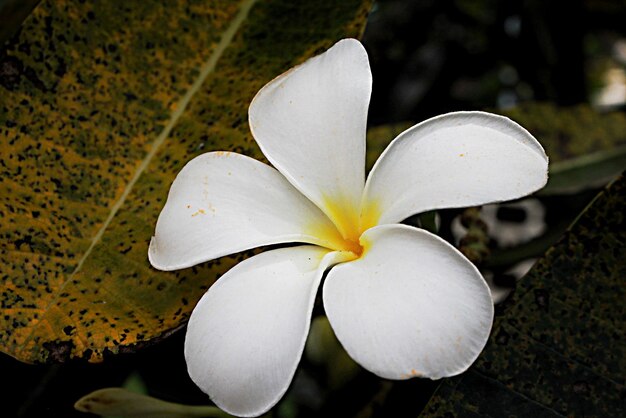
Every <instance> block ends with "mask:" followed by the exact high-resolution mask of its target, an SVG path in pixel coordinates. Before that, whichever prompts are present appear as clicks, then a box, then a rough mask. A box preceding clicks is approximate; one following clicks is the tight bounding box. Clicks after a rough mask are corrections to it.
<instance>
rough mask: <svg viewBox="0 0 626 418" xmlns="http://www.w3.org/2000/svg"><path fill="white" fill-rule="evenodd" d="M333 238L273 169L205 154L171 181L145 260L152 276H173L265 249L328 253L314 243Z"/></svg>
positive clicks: (220, 154)
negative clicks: (301, 245)
mask: <svg viewBox="0 0 626 418" xmlns="http://www.w3.org/2000/svg"><path fill="white" fill-rule="evenodd" d="M320 231H325V232H324V233H320ZM332 231H336V229H335V228H334V227H333V224H332V223H331V222H330V221H329V220H328V218H327V217H326V216H325V215H324V214H323V213H322V212H321V211H320V210H319V209H318V208H317V207H316V206H315V205H314V204H313V203H311V202H310V201H309V200H308V199H307V198H306V197H304V196H303V195H302V194H301V193H300V192H298V191H297V190H296V189H295V188H294V187H293V186H292V185H291V184H289V182H288V181H286V180H285V178H284V177H283V176H282V175H281V174H280V173H279V172H278V171H276V170H275V169H273V168H272V167H270V166H268V165H266V164H263V163H261V162H259V161H256V160H254V159H252V158H249V157H246V156H244V155H240V154H235V153H230V152H211V153H207V154H203V155H200V156H198V157H196V158H194V159H193V160H191V161H190V162H189V163H187V165H185V167H184V168H183V169H182V170H181V172H180V173H179V174H178V176H177V177H176V180H174V183H173V184H172V187H171V189H170V193H169V196H168V198H167V202H166V203H165V207H164V208H163V211H162V212H161V214H160V215H159V220H158V221H157V225H156V232H155V236H154V237H153V239H152V241H151V242H150V249H149V252H148V257H149V259H150V262H151V263H152V265H153V266H154V267H156V268H158V269H161V270H175V269H180V268H185V267H190V266H193V265H195V264H198V263H201V262H204V261H208V260H212V259H215V258H218V257H221V256H224V255H227V254H232V253H236V252H239V251H243V250H247V249H250V248H255V247H259V246H262V245H268V244H277V243H284V242H307V243H313V244H318V245H328V242H326V241H323V240H321V239H319V238H318V236H324V237H327V239H331V238H332V237H333V232H332ZM334 235H335V236H338V235H337V233H336V232H335V233H334Z"/></svg>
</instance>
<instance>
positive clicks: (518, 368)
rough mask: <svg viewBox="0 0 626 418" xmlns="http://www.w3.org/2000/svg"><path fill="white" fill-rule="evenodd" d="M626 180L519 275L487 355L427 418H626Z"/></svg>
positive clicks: (438, 398) (443, 390)
mask: <svg viewBox="0 0 626 418" xmlns="http://www.w3.org/2000/svg"><path fill="white" fill-rule="evenodd" d="M624 214H626V178H625V177H620V178H619V179H618V180H617V181H615V182H614V183H613V184H612V185H611V186H610V187H608V188H607V189H606V190H605V191H604V192H603V193H601V194H600V195H599V196H598V197H597V198H596V199H595V200H594V201H593V202H592V204H591V205H590V206H589V207H588V209H587V210H586V211H585V212H584V213H583V214H582V215H581V216H580V217H579V218H578V220H577V221H576V223H575V224H574V225H573V226H572V227H571V228H570V229H569V230H568V232H567V233H566V234H565V235H564V236H563V237H562V238H561V239H560V241H559V242H558V243H557V244H555V246H554V247H553V248H552V249H551V250H549V251H548V252H547V253H546V254H545V256H544V257H543V258H542V259H541V260H540V261H539V262H538V263H537V264H536V265H535V267H534V268H533V269H532V270H531V272H530V273H529V274H528V275H527V276H526V277H525V278H524V279H523V281H522V283H521V285H520V287H519V288H518V289H517V291H516V292H515V294H514V296H513V297H512V298H511V300H510V301H508V302H507V303H506V304H505V307H504V312H503V313H501V314H500V315H498V317H497V319H496V322H495V325H494V328H493V330H492V333H491V338H490V340H489V342H488V345H487V347H486V349H485V350H484V352H483V353H482V354H481V356H480V357H479V359H478V360H477V362H476V363H475V364H474V365H473V366H472V367H471V368H470V370H469V371H468V372H466V373H464V374H463V375H461V376H459V377H457V378H454V379H447V380H444V381H443V383H442V384H441V386H440V387H439V389H438V391H437V393H436V394H435V396H434V397H433V398H432V399H431V401H430V403H429V404H428V406H427V408H426V409H425V411H424V412H425V415H426V416H429V417H444V416H489V417H500V416H503V415H506V416H509V417H528V416H542V417H552V416H554V417H562V416H568V417H570V416H571V417H575V416H581V417H582V416H587V417H591V416H598V417H600V416H602V417H609V416H612V417H618V416H626V405H624V396H625V395H626V389H625V386H624V384H625V383H626V379H625V376H626V343H625V341H626V339H625V336H626V306H625V305H624V300H625V299H626V282H625V281H624V277H626V258H625V257H624V254H626V229H624Z"/></svg>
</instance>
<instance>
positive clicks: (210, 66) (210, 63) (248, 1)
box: [18, 0, 258, 349]
mask: <svg viewBox="0 0 626 418" xmlns="http://www.w3.org/2000/svg"><path fill="white" fill-rule="evenodd" d="M257 1H258V0H242V1H241V3H240V6H239V11H238V12H237V14H236V15H235V17H234V18H233V20H232V21H231V23H230V25H228V27H227V28H226V30H225V31H224V32H223V33H222V37H221V39H220V42H219V43H218V44H217V46H216V48H215V50H214V51H213V53H212V54H211V55H210V56H209V59H208V60H207V61H205V63H204V64H203V65H202V67H200V72H199V74H198V77H196V79H195V81H194V82H193V84H192V85H191V87H189V89H188V90H187V91H186V92H185V94H184V95H183V97H182V98H181V99H180V100H179V101H178V102H177V103H176V106H175V108H174V111H173V112H172V114H171V116H170V118H169V120H168V122H167V124H166V125H165V127H164V128H163V130H162V131H161V133H160V134H159V135H158V136H157V137H156V138H155V140H154V141H153V142H152V146H151V148H150V151H149V152H148V154H146V156H145V157H144V159H143V160H142V161H141V164H139V166H138V167H137V169H136V170H135V173H134V175H133V177H132V178H131V180H130V181H129V182H128V184H127V185H126V187H125V188H124V191H123V192H122V194H121V195H120V197H119V198H118V199H117V200H116V201H115V203H114V204H113V206H112V207H111V210H110V212H109V215H108V216H107V218H106V220H105V221H104V223H103V224H102V226H101V227H100V229H99V230H98V232H97V233H96V234H95V235H94V237H93V238H92V240H91V243H90V245H89V247H88V248H87V250H86V251H85V253H84V254H83V256H82V257H81V259H80V260H79V261H78V264H77V265H76V268H75V269H74V271H72V273H71V274H70V275H68V276H67V278H66V279H65V281H64V282H63V284H62V285H61V287H59V289H58V290H57V292H56V296H55V297H54V298H52V300H51V301H50V302H49V303H48V304H47V305H46V307H45V308H44V309H43V310H42V311H43V312H44V315H45V313H47V312H48V311H49V309H50V308H51V307H52V306H53V305H54V304H55V303H56V302H57V301H58V300H59V297H60V295H61V293H63V290H64V289H65V287H66V286H67V284H68V283H71V281H72V279H73V278H74V276H75V275H76V274H77V273H78V272H79V271H80V270H81V269H82V267H83V264H84V263H85V261H86V260H87V259H88V258H89V256H90V255H91V253H92V252H93V250H94V248H95V247H96V245H97V244H98V243H99V242H100V241H101V240H102V237H103V236H104V233H105V232H106V230H107V229H108V227H109V225H110V224H111V222H112V221H113V219H114V218H115V216H116V215H117V212H118V211H119V210H120V209H121V207H122V205H123V204H124V202H125V201H126V199H127V198H128V196H129V195H130V193H131V191H132V189H133V187H134V186H135V184H136V183H137V181H138V180H139V178H140V177H141V176H142V174H143V173H144V171H145V170H146V168H148V166H149V165H150V163H151V162H152V160H153V159H154V157H155V155H156V154H157V152H158V151H159V149H160V148H161V146H162V145H163V143H164V142H165V140H166V139H167V138H168V137H169V135H170V133H171V132H172V130H173V129H174V127H175V126H176V124H177V123H178V120H179V119H180V117H181V116H182V115H183V114H184V113H185V110H186V109H187V106H189V103H190V102H191V100H192V99H193V97H194V96H195V94H196V93H197V92H198V91H199V90H200V88H201V87H202V85H203V84H204V82H205V81H206V79H207V78H208V77H209V75H211V73H213V72H214V70H215V67H216V66H217V62H218V61H219V59H220V58H221V57H222V55H223V54H224V51H226V49H227V48H228V47H229V46H230V44H231V43H232V41H233V38H234V37H235V35H236V33H237V32H238V30H239V29H240V27H241V25H242V24H243V22H244V21H245V20H246V18H247V17H248V14H249V12H250V9H251V8H252V6H254V4H255V3H256V2H257ZM146 258H147V254H146ZM43 321H45V317H42V318H41V320H40V321H38V322H37V323H36V324H34V325H33V327H32V328H31V332H30V333H29V335H28V336H27V338H26V339H25V340H24V342H23V343H22V344H21V345H20V346H18V348H21V349H24V348H25V347H26V346H27V345H28V343H29V342H30V340H31V339H32V338H33V336H34V335H35V330H36V329H37V328H38V327H39V326H40V324H41V323H42V322H43Z"/></svg>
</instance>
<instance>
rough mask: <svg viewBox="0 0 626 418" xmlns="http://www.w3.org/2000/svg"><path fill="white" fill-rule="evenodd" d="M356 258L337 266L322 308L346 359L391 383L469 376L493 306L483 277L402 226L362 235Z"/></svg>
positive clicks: (425, 235)
mask: <svg viewBox="0 0 626 418" xmlns="http://www.w3.org/2000/svg"><path fill="white" fill-rule="evenodd" d="M362 239H363V241H362V243H363V244H365V252H364V253H363V255H362V256H361V258H359V259H358V260H355V261H351V262H348V263H344V264H340V265H338V266H335V267H334V268H333V269H332V270H331V271H330V272H329V273H328V277H327V279H326V283H325V284H324V307H325V309H326V314H327V315H328V319H329V320H330V324H331V325H332V327H333V329H334V330H335V334H336V335H337V338H338V339H339V341H340V342H341V344H342V345H343V346H344V348H345V349H346V351H347V352H348V354H350V356H351V357H352V358H353V359H354V360H356V361H357V362H358V363H360V364H361V365H362V366H363V367H365V368H366V369H368V370H370V371H371V372H373V373H375V374H377V375H379V376H381V377H385V378H389V379H408V378H410V377H415V376H422V377H429V378H431V379H438V378H441V377H445V376H453V375H456V374H459V373H461V372H463V371H464V370H466V369H467V368H468V367H469V366H470V365H471V364H472V363H473V362H474V360H475V359H476V358H477V357H478V355H479V354H480V352H481V350H482V349H483V347H484V346H485V344H486V342H487V338H488V337H489V332H490V330H491V324H492V320H493V304H492V302H491V295H490V294H489V288H488V287H487V284H486V283H485V281H484V279H483V278H482V276H481V275H480V273H479V272H478V270H477V269H476V267H474V265H473V264H471V263H470V262H469V261H468V260H467V259H466V258H465V257H464V256H463V255H462V254H461V253H460V252H459V251H457V250H456V249H455V248H454V247H452V246H451V245H450V244H448V243H447V242H445V241H444V240H442V239H441V238H439V237H437V236H436V235H433V234H431V233H429V232H426V231H424V230H421V229H417V228H412V227H409V226H405V225H382V226H377V227H374V228H372V229H369V230H368V231H366V232H365V233H364V234H363V237H362Z"/></svg>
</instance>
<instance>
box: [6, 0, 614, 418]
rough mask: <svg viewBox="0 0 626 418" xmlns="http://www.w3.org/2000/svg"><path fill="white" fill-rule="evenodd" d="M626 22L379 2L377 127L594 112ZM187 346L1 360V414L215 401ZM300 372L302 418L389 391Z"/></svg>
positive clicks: (558, 4)
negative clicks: (508, 112)
mask: <svg viewBox="0 0 626 418" xmlns="http://www.w3.org/2000/svg"><path fill="white" fill-rule="evenodd" d="M4 19H6V16H5V17H4ZM0 21H1V20H0ZM625 22H626V2H624V1H620V0H616V1H609V0H586V1H583V0H568V1H539V0H526V1H523V0H506V1H496V0H474V1H471V0H456V1H453V0H444V1H441V0H439V1H435V0H421V1H407V0H388V1H379V2H376V3H375V5H374V8H373V10H372V13H371V15H370V19H369V22H368V26H367V29H366V32H365V36H364V38H363V41H364V44H365V47H366V49H367V50H368V52H369V54H370V60H371V65H372V72H373V77H374V87H373V96H372V103H371V107H370V114H369V123H370V125H371V126H376V125H381V124H388V123H391V122H400V121H411V122H419V121H421V120H424V119H426V118H428V117H431V116H434V115H437V114H441V113H445V112H449V111H454V110H476V109H498V108H500V109H502V108H507V107H511V106H514V105H516V104H519V103H525V102H532V101H541V102H544V101H548V102H552V103H556V104H558V105H560V106H571V105H576V104H580V103H590V102H591V101H592V98H593V97H594V96H595V94H597V93H598V92H599V91H600V90H601V89H602V87H603V72H604V71H605V70H606V68H608V67H609V66H611V65H617V66H618V67H619V66H620V65H621V68H624V66H625V63H623V62H622V63H619V62H618V61H616V59H615V57H614V51H613V48H614V44H615V41H616V40H617V39H620V38H622V39H623V38H625V37H626V33H625V32H626V24H625ZM623 109H624V107H623V105H622V107H621V109H619V108H618V109H614V111H623ZM183 337H184V332H178V333H177V334H175V335H174V336H173V337H171V338H170V339H168V340H167V341H165V342H163V343H160V344H158V345H156V346H153V347H149V348H146V349H144V350H142V351H141V352H138V353H136V354H122V355H118V356H115V357H111V358H107V359H106V360H105V362H104V363H102V364H86V363H82V362H70V363H68V364H63V365H52V366H30V365H25V364H22V363H20V362H18V361H16V360H14V359H12V358H11V357H9V356H6V355H4V354H0V370H1V372H2V376H3V377H5V380H4V385H3V386H4V389H3V390H2V398H1V399H2V406H1V407H0V408H2V409H1V411H2V412H1V413H0V415H2V416H7V417H12V416H17V417H71V416H77V417H79V416H82V417H85V416H87V415H86V414H82V413H78V412H75V411H73V408H72V404H73V403H74V402H75V401H76V400H77V399H78V398H79V397H81V396H83V395H85V394H86V393H89V392H90V391H93V390H96V389H99V388H102V387H108V386H120V385H122V384H123V382H124V381H125V379H126V378H127V377H128V376H129V374H130V373H132V372H138V373H139V375H140V376H141V377H142V379H143V380H144V382H146V384H147V386H148V389H149V392H150V394H151V395H153V396H156V397H160V398H162V399H166V400H171V401H175V402H181V403H190V404H205V403H207V402H208V398H207V397H206V396H205V395H204V394H202V393H201V392H200V391H199V390H198V389H197V388H196V387H195V385H193V384H192V383H191V381H190V380H189V378H188V377H187V374H186V366H185V363H184V359H183V350H182V347H183ZM298 373H299V374H298V377H297V378H296V383H295V385H294V387H292V389H291V392H290V395H289V398H290V399H291V401H293V400H294V399H295V400H296V404H297V408H299V409H298V416H325V415H327V413H330V412H329V411H332V412H334V413H335V414H339V415H340V416H354V415H356V414H357V413H359V412H360V411H361V412H362V411H363V410H364V408H365V407H366V403H368V402H369V401H370V400H371V396H373V395H374V394H375V393H378V392H379V391H380V387H381V385H387V384H388V383H386V382H382V381H381V380H380V379H378V378H376V377H374V376H372V375H370V374H368V373H366V372H360V373H359V374H358V375H357V377H356V378H355V379H354V380H353V382H352V383H350V384H349V385H347V386H346V387H345V388H344V389H342V390H341V391H339V392H337V393H333V394H325V395H324V396H325V400H324V404H323V405H324V406H321V407H319V406H317V405H316V404H315V402H312V401H311V397H312V396H317V395H319V394H317V395H316V392H315V390H316V388H317V389H319V386H320V385H319V381H320V380H321V379H323V376H319V371H317V370H316V368H315V367H313V366H312V365H311V364H310V363H309V362H308V361H306V360H304V361H303V363H302V364H301V366H300V370H299V372H298ZM316 381H317V382H318V384H317V385H316V383H315V382H316ZM435 388H436V382H431V381H422V380H419V379H414V380H411V381H406V382H398V383H394V384H393V386H389V390H388V394H387V397H386V402H385V405H384V406H376V405H374V407H373V411H372V415H367V416H380V417H383V416H396V417H398V416H400V417H401V416H407V417H408V416H412V417H415V416H417V415H418V414H419V411H420V410H421V408H422V407H423V405H424V404H425V403H426V402H427V400H428V398H429V397H430V394H431V393H432V391H434V389H435ZM311 393H313V395H311ZM298 402H299V403H298ZM319 408H321V409H319ZM285 410H286V409H284V408H283V409H280V408H279V409H278V412H277V415H278V416H293V415H292V414H288V413H286V412H283V415H281V411H285Z"/></svg>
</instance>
